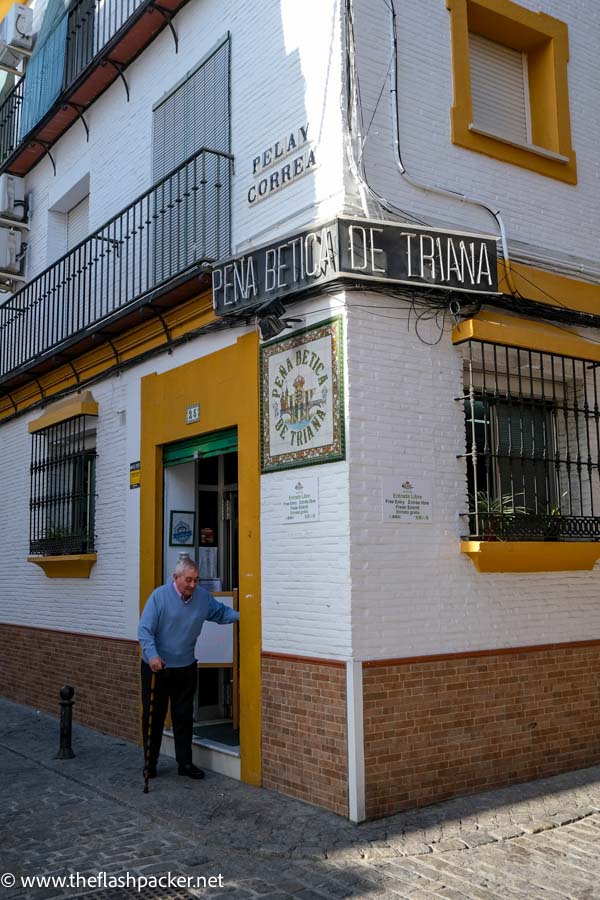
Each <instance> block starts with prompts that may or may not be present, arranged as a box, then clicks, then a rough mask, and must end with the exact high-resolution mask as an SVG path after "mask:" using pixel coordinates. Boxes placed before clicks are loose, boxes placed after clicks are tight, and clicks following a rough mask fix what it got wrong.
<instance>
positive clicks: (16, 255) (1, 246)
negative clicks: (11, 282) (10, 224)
mask: <svg viewBox="0 0 600 900" xmlns="http://www.w3.org/2000/svg"><path fill="white" fill-rule="evenodd" d="M20 257H21V232H20V231H16V230H14V229H12V228H0V272H14V273H15V274H16V275H18V274H19V272H20V270H21V258H20Z"/></svg>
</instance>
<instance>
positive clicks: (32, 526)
mask: <svg viewBox="0 0 600 900" xmlns="http://www.w3.org/2000/svg"><path fill="white" fill-rule="evenodd" d="M95 423H96V419H95V418H94V417H91V416H85V415H81V416H74V417H73V418H72V419H67V420H65V421H64V422H59V423H57V424H56V425H51V426H49V427H48V428H44V429H42V430H40V431H37V432H34V434H33V435H32V439H33V440H32V446H31V496H30V504H29V552H30V553H31V554H32V555H34V556H63V555H65V554H78V553H92V552H93V551H94V549H95V537H94V519H95V506H96V424H95Z"/></svg>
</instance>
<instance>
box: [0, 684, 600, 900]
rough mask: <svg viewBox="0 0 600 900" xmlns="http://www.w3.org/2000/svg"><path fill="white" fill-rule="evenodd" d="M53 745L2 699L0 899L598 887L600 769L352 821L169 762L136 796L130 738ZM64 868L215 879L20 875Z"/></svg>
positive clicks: (283, 897) (92, 735)
mask: <svg viewBox="0 0 600 900" xmlns="http://www.w3.org/2000/svg"><path fill="white" fill-rule="evenodd" d="M57 747H58V722H57V720H56V719H54V718H52V717H50V716H47V715H44V714H40V713H36V712H35V711H33V710H30V709H26V708H24V707H20V706H17V705H15V704H11V703H8V702H6V701H1V700H0V810H1V812H0V875H1V874H2V873H12V874H13V875H14V876H15V878H16V884H15V886H14V888H11V887H5V888H0V900H4V898H6V900H9V898H10V900H14V898H17V897H18V898H29V897H31V898H42V897H44V898H46V897H47V898H50V897H55V898H58V897H70V898H74V897H79V896H84V895H85V896H88V897H89V900H94V898H97V900H104V898H113V900H118V898H119V897H129V896H140V897H148V898H150V897H154V898H157V897H159V898H161V900H170V898H173V900H178V898H186V897H191V896H200V895H202V894H205V895H210V896H213V895H216V894H219V895H224V897H226V898H227V900H258V898H260V900H287V898H290V897H294V898H298V900H319V898H320V900H323V898H342V897H345V896H351V895H352V896H356V897H369V898H370V897H373V898H377V900H379V898H388V897H389V898H392V897H393V898H398V897H406V898H409V900H419V898H421V897H476V898H487V897H503V898H504V897H523V898H528V900H529V898H535V897H551V898H552V897H574V898H592V897H599V898H600V887H599V886H597V882H598V877H597V869H598V862H599V860H600V853H599V851H600V814H598V812H597V811H598V810H600V766H598V767H593V768H590V769H585V770H581V771H579V772H574V773H570V774H568V775H561V776H557V777H554V778H547V779H543V780H540V781H537V782H533V783H530V784H526V785H518V786H514V787H510V788H505V789H501V790H496V791H489V792H486V793H482V794H477V795H474V796H471V797H466V798H460V799H457V800H452V801H448V802H445V803H440V804H437V805H435V806H432V807H428V808H425V809H421V810H415V811H410V812H407V813H402V814H399V815H396V816H392V817H390V818H387V819H382V820H379V821H377V822H369V823H365V824H362V825H352V824H351V823H349V822H347V821H346V820H344V819H341V818H339V817H337V816H335V815H333V814H332V813H327V812H324V811H322V810H319V809H317V808H315V807H312V806H309V805H307V804H304V803H301V802H299V801H295V800H291V799H289V798H286V797H283V796H281V795H279V794H276V793H274V792H272V791H268V790H261V789H256V788H252V787H249V786H248V785H245V784H241V783H239V782H236V781H233V780H231V779H227V778H224V777H223V776H219V775H215V774H212V773H207V777H206V779H205V780H204V781H201V782H193V781H190V780H188V779H183V778H178V777H177V775H176V767H175V763H174V762H173V761H172V760H169V759H161V761H160V763H159V777H158V778H157V779H156V780H153V781H151V782H150V792H149V793H148V794H146V795H145V794H144V793H143V790H142V789H143V779H142V777H141V769H142V753H141V750H140V749H139V748H138V747H136V746H134V745H132V744H129V743H127V742H125V741H122V740H119V739H117V738H113V737H110V736H107V735H103V734H100V733H98V732H95V731H92V730H91V729H87V728H82V727H77V726H75V728H74V736H73V747H74V750H75V752H76V757H75V759H72V760H55V759H53V756H54V754H55V752H56V750H57ZM69 872H79V873H80V875H81V876H82V875H86V874H87V875H97V874H98V872H105V873H107V876H108V875H109V874H112V875H113V876H114V875H116V874H118V873H124V872H127V873H130V874H131V875H132V876H133V875H143V876H145V877H146V878H150V876H152V875H155V876H157V875H158V874H161V875H162V874H164V873H167V872H171V873H174V874H175V873H179V874H186V875H187V874H189V875H193V876H202V877H204V878H208V877H210V876H212V877H213V878H215V879H216V878H217V876H218V875H221V876H222V886H221V887H215V888H212V887H211V888H206V889H205V890H202V889H196V888H194V889H193V890H188V889H186V890H184V891H177V890H163V891H162V892H161V891H160V890H159V891H158V892H156V891H154V892H151V891H150V892H146V893H143V892H140V893H138V892H137V891H135V890H131V891H130V890H128V889H127V888H112V889H105V890H90V889H88V888H84V887H82V886H81V883H80V884H79V886H74V887H73V888H72V889H69V890H65V889H64V888H60V887H48V888H39V887H37V888H28V889H25V888H24V887H23V886H22V884H21V883H20V881H19V879H20V877H21V875H64V874H67V873H69ZM0 881H1V879H0ZM216 883H217V882H216V881H215V882H213V884H216ZM147 890H149V889H147Z"/></svg>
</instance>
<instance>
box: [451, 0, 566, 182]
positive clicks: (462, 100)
mask: <svg viewBox="0 0 600 900" xmlns="http://www.w3.org/2000/svg"><path fill="white" fill-rule="evenodd" d="M446 7H447V9H448V11H449V13H450V32H451V41H452V71H453V78H454V104H453V106H452V109H451V115H450V121H451V128H452V143H454V144H457V145H458V146H461V147H465V148H466V149H468V150H473V151H475V152H476V153H483V154H485V155H486V156H491V157H493V158H494V159H499V160H502V161H503V162H507V163H511V164H512V165H516V166H520V167H521V168H524V169H530V170H531V171H533V172H537V173H538V174H540V175H545V176H547V177H548V178H555V179H557V180H559V181H564V182H566V183H567V184H576V183H577V163H576V157H575V152H574V150H573V146H572V143H571V122H570V114H569V86H568V77H567V64H568V61H569V38H568V27H567V25H566V24H565V23H564V22H561V21H560V20H559V19H555V18H554V17H553V16H549V15H546V14H545V13H540V12H532V11H531V10H528V9H525V8H524V7H522V6H519V5H518V4H516V3H513V2H511V0H446ZM469 32H471V33H472V34H480V35H481V36H482V37H486V38H488V39H489V40H493V41H496V42H497V43H500V44H503V45H505V46H507V47H512V48H513V49H515V50H519V51H521V52H524V53H526V54H527V60H528V71H529V95H530V106H531V128H532V144H533V145H535V146H537V147H540V148H542V149H543V150H548V151H550V152H551V153H556V154H558V155H560V156H563V157H566V159H567V160H568V162H563V161H561V160H557V159H551V158H547V157H545V156H543V155H540V154H539V153H536V152H535V149H532V150H529V149H528V148H526V147H519V146H515V145H512V144H508V143H506V142H505V141H502V140H497V139H496V138H494V137H493V136H489V135H484V134H479V133H477V132H475V131H472V130H471V129H470V127H469V126H470V125H472V124H474V123H473V104H472V96H471V67H470V61H469Z"/></svg>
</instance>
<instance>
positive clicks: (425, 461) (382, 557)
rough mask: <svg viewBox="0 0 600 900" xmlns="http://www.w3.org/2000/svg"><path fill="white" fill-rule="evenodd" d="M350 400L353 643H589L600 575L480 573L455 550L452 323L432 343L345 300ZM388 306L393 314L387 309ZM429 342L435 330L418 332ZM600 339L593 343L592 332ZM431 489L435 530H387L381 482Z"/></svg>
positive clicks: (459, 475)
mask: <svg viewBox="0 0 600 900" xmlns="http://www.w3.org/2000/svg"><path fill="white" fill-rule="evenodd" d="M349 303H350V308H349V310H348V402H349V410H350V415H349V423H348V435H349V464H350V472H349V475H350V480H349V483H350V535H351V537H350V561H351V562H350V564H351V580H352V646H353V652H354V654H355V655H356V657H357V658H362V659H377V658H380V659H384V658H393V657H402V656H412V655H421V654H423V655H425V654H434V653H445V652H458V651H465V650H479V649H486V648H495V647H510V646H523V645H527V644H544V643H552V642H560V641H575V640H585V639H587V638H589V637H593V636H595V635H596V634H597V633H598V631H599V629H600V607H599V605H598V592H599V589H600V575H599V573H598V571H597V570H596V571H592V572H563V573H561V572H555V573H539V574H537V573H532V574H519V575H515V574H506V573H505V574H493V575H490V574H480V573H478V572H477V571H476V569H475V567H474V565H473V563H472V562H471V560H470V559H469V558H468V557H466V556H464V555H463V554H461V553H460V547H459V543H460V535H461V533H465V532H466V531H467V530H468V529H467V526H466V525H465V523H464V520H463V519H461V518H459V515H458V514H459V513H460V512H464V510H465V509H466V503H467V497H466V468H465V462H464V460H461V459H457V455H458V454H461V453H464V449H465V427H464V414H463V408H462V403H460V402H457V401H456V398H457V397H460V396H461V394H462V355H461V351H460V350H459V349H458V348H455V347H454V346H453V345H452V343H451V337H450V330H451V328H450V323H448V322H447V323H446V329H445V334H444V336H443V338H442V340H441V341H440V343H438V344H435V345H433V346H428V345H427V344H425V343H422V342H421V341H420V340H419V338H418V337H417V335H416V334H415V320H414V317H413V318H412V320H411V324H410V327H409V328H408V327H407V323H408V320H407V312H408V304H406V303H403V302H401V301H394V300H391V299H389V298H386V297H384V296H383V295H380V296H376V295H372V296H371V297H370V298H369V297H368V295H363V294H360V295H356V294H354V295H350V301H349ZM382 307H386V308H382ZM419 333H420V334H421V336H422V337H423V338H425V339H426V340H428V341H433V340H435V339H436V338H437V337H438V336H439V331H438V329H437V328H436V326H435V325H434V324H430V326H429V327H427V325H426V324H425V323H423V324H422V325H421V326H419ZM596 337H597V335H596ZM404 472H406V473H408V474H409V475H412V476H413V477H415V478H418V477H423V478H431V479H432V480H433V523H432V524H405V523H387V522H383V521H382V516H381V478H382V477H383V476H386V475H390V476H391V475H402V474H403V473H404Z"/></svg>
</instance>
